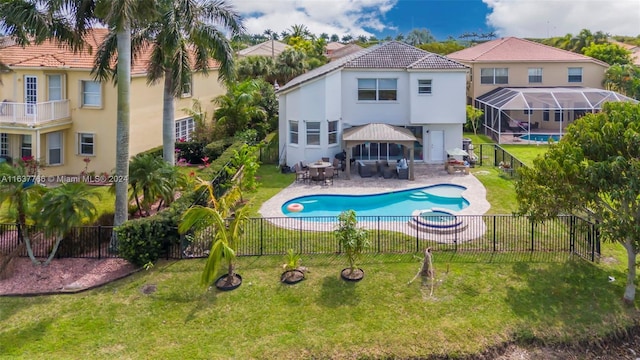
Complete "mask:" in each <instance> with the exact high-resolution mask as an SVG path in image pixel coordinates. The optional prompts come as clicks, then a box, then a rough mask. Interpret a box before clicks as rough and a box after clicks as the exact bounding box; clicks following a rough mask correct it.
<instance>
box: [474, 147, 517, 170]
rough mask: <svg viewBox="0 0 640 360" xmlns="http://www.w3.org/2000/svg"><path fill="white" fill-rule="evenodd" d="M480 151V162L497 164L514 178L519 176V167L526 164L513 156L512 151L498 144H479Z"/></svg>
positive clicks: (489, 164)
mask: <svg viewBox="0 0 640 360" xmlns="http://www.w3.org/2000/svg"><path fill="white" fill-rule="evenodd" d="M478 146H479V147H480V153H479V155H478V164H479V165H480V166H482V165H488V166H495V167H498V168H500V169H501V170H502V171H504V173H505V174H506V175H508V176H509V177H512V178H516V177H517V176H518V169H519V168H521V167H526V165H525V164H524V163H523V162H522V161H520V160H518V158H516V157H515V156H513V155H512V154H511V153H510V152H508V151H507V150H505V149H503V148H502V147H501V146H500V145H497V144H479V145H478Z"/></svg>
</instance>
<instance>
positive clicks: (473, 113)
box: [464, 105, 484, 135]
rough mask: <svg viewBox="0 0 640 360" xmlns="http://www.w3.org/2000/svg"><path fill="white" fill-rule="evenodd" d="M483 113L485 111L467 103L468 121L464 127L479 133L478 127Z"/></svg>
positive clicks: (476, 133)
mask: <svg viewBox="0 0 640 360" xmlns="http://www.w3.org/2000/svg"><path fill="white" fill-rule="evenodd" d="M483 115H484V111H482V110H480V109H476V108H474V107H473V106H471V105H467V122H466V123H465V124H464V129H465V130H466V131H473V134H474V135H478V127H480V119H481V118H482V116H483Z"/></svg>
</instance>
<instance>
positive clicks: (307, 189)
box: [259, 164, 490, 242]
mask: <svg viewBox="0 0 640 360" xmlns="http://www.w3.org/2000/svg"><path fill="white" fill-rule="evenodd" d="M438 184H454V185H461V186H464V187H465V188H466V190H465V191H463V192H462V196H463V197H464V198H465V199H467V201H469V206H468V207H466V208H465V209H463V210H461V211H458V212H455V214H456V215H482V214H484V213H486V212H487V211H488V210H489V208H490V204H489V202H488V201H487V198H486V194H487V192H486V190H485V188H484V186H483V185H482V183H481V182H480V181H479V180H478V179H477V178H476V177H475V176H474V175H473V174H471V175H465V174H464V173H460V172H457V173H455V174H449V173H447V171H446V170H445V169H444V165H426V164H416V165H415V180H414V181H409V180H399V179H395V178H394V179H384V178H382V177H376V176H373V177H369V178H361V177H360V176H359V175H358V174H357V173H356V174H355V175H354V174H352V176H351V180H347V179H345V175H344V174H343V173H342V172H341V173H340V177H339V178H336V179H335V180H334V182H333V185H316V184H309V183H303V182H294V183H292V184H291V185H289V186H288V187H286V188H284V189H283V190H282V191H280V192H279V193H278V194H276V195H275V196H273V197H272V198H271V199H269V200H267V201H265V202H264V203H263V204H262V206H261V207H260V210H259V213H260V214H261V215H262V216H263V217H265V218H285V217H287V216H286V215H285V214H284V213H283V212H282V205H283V204H284V203H285V202H287V201H289V200H291V199H293V198H296V197H300V196H305V195H318V194H338V195H339V194H348V195H370V194H379V193H384V192H389V191H397V190H405V189H413V188H420V187H424V186H428V185H438ZM388 215H393V214H388ZM291 219H293V218H291ZM274 220H276V219H274ZM481 220H482V219H481V218H478V219H475V218H470V219H468V220H467V221H469V222H482V221H481ZM286 223H288V222H286ZM390 223H391V224H390V227H393V230H396V231H397V230H401V229H398V226H397V224H393V222H390ZM274 224H276V225H277V226H281V227H287V228H289V227H291V226H287V225H286V224H283V223H281V222H280V221H274ZM283 225H284V226H283ZM363 225H364V226H365V227H369V226H367V224H366V223H365V224H363ZM376 225H377V226H379V224H376ZM406 225H407V226H406V230H402V231H403V232H406V233H408V234H415V233H416V230H415V228H412V227H410V226H409V225H408V223H406ZM470 225H474V224H470ZM483 225H484V224H482V226H481V225H480V224H477V226H469V227H468V229H467V230H464V231H461V232H459V233H457V234H450V235H441V234H430V233H428V232H422V231H421V232H420V234H421V235H420V236H421V237H423V238H425V239H434V240H435V239H436V238H437V240H436V241H439V242H453V241H464V240H470V239H472V238H476V237H478V236H480V235H481V234H480V233H484V226H483ZM292 226H295V228H299V227H300V226H302V227H303V228H304V229H306V230H316V231H331V230H333V227H334V224H324V225H323V223H318V222H307V223H306V224H304V222H303V223H302V224H301V222H300V221H296V222H295V225H294V224H293V223H292Z"/></svg>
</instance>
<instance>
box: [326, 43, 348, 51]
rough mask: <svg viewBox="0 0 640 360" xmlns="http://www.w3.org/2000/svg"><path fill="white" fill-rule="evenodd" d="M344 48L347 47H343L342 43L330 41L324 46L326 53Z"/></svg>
mask: <svg viewBox="0 0 640 360" xmlns="http://www.w3.org/2000/svg"><path fill="white" fill-rule="evenodd" d="M345 46H347V45H345V44H343V43H339V42H337V41H332V42H330V43H328V44H327V46H325V49H326V50H327V51H329V50H338V49H340V48H343V47H345Z"/></svg>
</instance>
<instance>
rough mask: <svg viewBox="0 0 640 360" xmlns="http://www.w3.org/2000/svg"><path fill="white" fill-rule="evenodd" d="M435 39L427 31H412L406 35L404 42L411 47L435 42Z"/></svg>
mask: <svg viewBox="0 0 640 360" xmlns="http://www.w3.org/2000/svg"><path fill="white" fill-rule="evenodd" d="M435 41H436V38H435V37H434V36H433V35H431V32H430V31H429V30H427V29H413V30H411V31H410V32H409V34H407V37H406V38H405V42H406V43H407V44H409V45H412V46H417V45H421V44H427V43H431V42H435Z"/></svg>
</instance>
